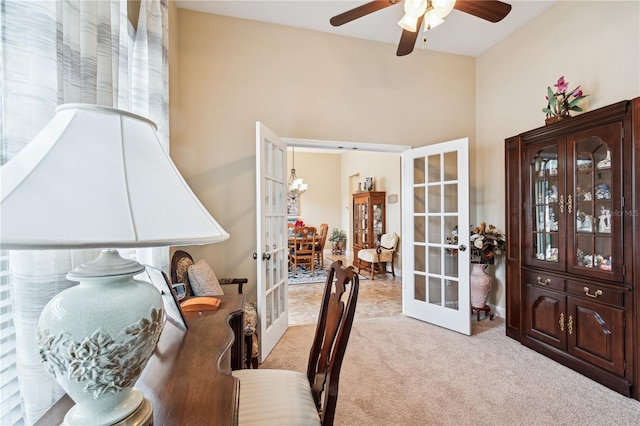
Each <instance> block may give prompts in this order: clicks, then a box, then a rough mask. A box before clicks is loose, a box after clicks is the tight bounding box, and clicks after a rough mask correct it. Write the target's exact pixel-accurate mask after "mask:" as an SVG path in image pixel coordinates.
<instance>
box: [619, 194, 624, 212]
mask: <svg viewBox="0 0 640 426" xmlns="http://www.w3.org/2000/svg"><path fill="white" fill-rule="evenodd" d="M620 210H624V197H622V208H621V209H620Z"/></svg>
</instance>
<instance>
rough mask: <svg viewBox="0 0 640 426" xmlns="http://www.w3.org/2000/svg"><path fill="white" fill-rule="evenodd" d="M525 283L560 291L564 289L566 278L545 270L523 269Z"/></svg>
mask: <svg viewBox="0 0 640 426" xmlns="http://www.w3.org/2000/svg"><path fill="white" fill-rule="evenodd" d="M522 278H523V280H524V284H525V285H526V284H532V285H538V286H540V287H544V288H549V289H553V290H558V291H564V285H565V280H564V278H561V277H558V276H557V275H553V274H549V273H547V272H543V271H522Z"/></svg>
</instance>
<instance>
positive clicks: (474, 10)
mask: <svg viewBox="0 0 640 426" xmlns="http://www.w3.org/2000/svg"><path fill="white" fill-rule="evenodd" d="M453 7H454V8H455V9H457V10H459V11H461V12H465V13H468V14H470V15H473V16H477V17H478V18H481V19H484V20H486V21H490V22H499V21H501V20H502V19H503V18H504V17H505V16H507V15H508V14H509V12H510V11H511V5H510V4H507V3H503V2H501V1H495V0H482V1H478V0H476V1H472V0H457V1H456V4H455V5H454V6H453Z"/></svg>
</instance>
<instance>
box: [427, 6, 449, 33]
mask: <svg viewBox="0 0 640 426" xmlns="http://www.w3.org/2000/svg"><path fill="white" fill-rule="evenodd" d="M443 22H444V19H442V18H441V17H440V16H438V13H437V12H436V11H435V9H430V10H429V11H428V12H427V13H425V14H424V31H425V32H427V31H429V30H430V29H432V28H435V27H437V26H438V25H440V24H442V23H443Z"/></svg>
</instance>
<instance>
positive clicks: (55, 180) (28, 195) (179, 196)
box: [0, 104, 229, 250]
mask: <svg viewBox="0 0 640 426" xmlns="http://www.w3.org/2000/svg"><path fill="white" fill-rule="evenodd" d="M155 128H156V126H155V124H154V123H153V122H151V121H149V120H147V119H145V118H143V117H140V116H137V115H134V114H131V113H128V112H125V111H120V110H116V109H113V108H108V107H102V106H96V105H85V104H67V105H62V106H59V107H58V108H57V110H56V115H55V117H54V118H53V119H52V120H51V122H49V124H48V125H47V126H46V127H45V128H44V129H43V130H42V131H41V132H40V133H39V134H38V136H36V138H35V139H34V140H33V141H32V142H31V143H30V144H29V145H27V146H26V147H25V148H24V149H23V150H22V151H21V152H20V153H19V154H18V155H17V156H16V157H15V158H13V159H12V160H11V161H9V162H8V163H7V164H6V165H4V166H3V167H2V169H1V178H2V179H1V182H2V183H1V185H2V186H1V189H2V201H1V208H2V215H1V229H2V233H1V234H0V235H1V236H0V244H2V246H3V247H4V248H5V249H32V250H35V249H55V248H109V247H112V248H115V247H152V246H171V245H192V244H207V243H215V242H219V241H224V240H226V239H227V238H229V234H227V233H226V232H225V231H224V229H222V227H221V226H220V225H219V224H218V223H217V222H216V220H215V219H214V218H213V217H211V215H210V214H209V213H208V212H207V210H206V209H205V208H204V207H203V206H202V204H201V203H200V201H199V200H198V199H197V198H196V196H195V195H194V194H193V192H192V191H191V189H190V188H189V186H188V185H187V184H186V182H185V181H184V179H183V178H182V176H181V175H180V172H179V171H178V170H177V169H176V167H175V165H174V164H173V162H172V161H171V159H170V158H169V156H168V155H167V153H166V152H165V151H164V149H163V148H162V146H161V145H160V142H159V140H158V138H157V136H156V133H155Z"/></svg>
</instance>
